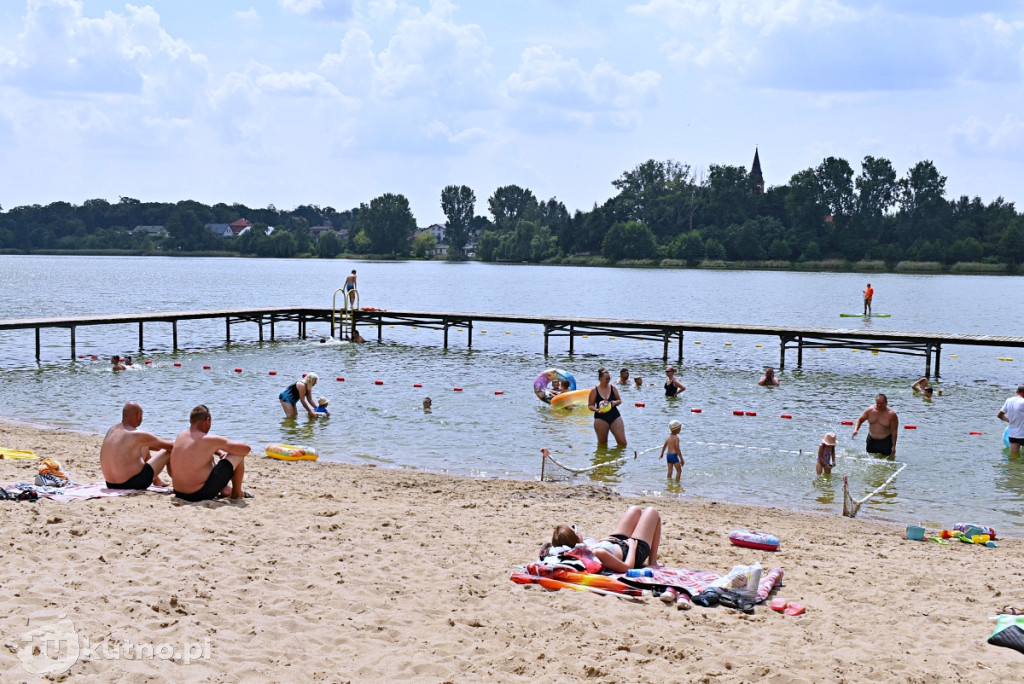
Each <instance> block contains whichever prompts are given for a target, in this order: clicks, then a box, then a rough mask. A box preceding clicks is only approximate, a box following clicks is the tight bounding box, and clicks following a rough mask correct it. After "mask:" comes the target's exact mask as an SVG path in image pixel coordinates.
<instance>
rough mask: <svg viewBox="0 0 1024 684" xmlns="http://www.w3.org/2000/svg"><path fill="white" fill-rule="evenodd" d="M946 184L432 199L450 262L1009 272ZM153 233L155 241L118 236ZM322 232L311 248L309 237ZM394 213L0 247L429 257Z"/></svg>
mask: <svg viewBox="0 0 1024 684" xmlns="http://www.w3.org/2000/svg"><path fill="white" fill-rule="evenodd" d="M945 185H946V177H945V176H943V175H941V174H940V173H939V171H938V169H936V167H935V165H934V164H933V163H932V162H930V161H921V162H918V163H917V164H915V165H914V166H913V167H911V168H910V169H909V170H908V171H907V172H906V173H905V174H903V175H902V176H899V175H898V174H897V172H896V170H895V168H894V167H893V165H892V163H891V162H890V161H889V160H887V159H882V158H875V157H871V156H868V157H865V158H864V159H863V160H862V162H861V168H860V171H859V172H855V171H854V169H853V167H852V166H851V165H850V164H849V162H847V161H846V160H845V159H841V158H837V157H828V158H826V159H824V160H823V161H822V162H821V163H820V164H819V165H818V166H816V167H814V168H808V169H805V170H803V171H800V172H798V173H796V174H794V175H793V176H792V177H791V178H790V180H789V182H788V183H787V184H785V185H780V186H774V187H770V188H768V189H767V190H763V183H762V182H761V179H760V178H759V177H757V176H756V175H751V174H750V173H748V172H747V170H746V168H745V167H743V166H727V165H714V164H713V165H711V166H710V167H708V168H707V169H705V170H701V171H700V172H695V171H694V170H693V169H692V168H691V167H690V166H689V165H687V164H682V163H679V162H676V161H672V160H668V161H655V160H653V159H652V160H648V161H646V162H643V163H642V164H639V165H638V166H636V167H635V168H633V169H631V170H629V171H625V172H624V173H622V175H621V176H619V177H618V178H616V179H615V180H613V181H612V186H613V187H614V188H615V190H616V191H617V192H616V194H615V195H614V196H613V197H611V198H610V199H608V200H607V201H605V202H604V203H603V204H600V205H598V204H595V205H594V206H593V207H592V208H591V209H590V210H589V211H580V210H578V211H576V212H574V213H570V212H569V211H568V210H567V209H566V207H565V205H564V204H563V203H562V202H560V201H558V199H557V198H551V199H549V200H546V201H545V200H540V199H538V198H537V197H536V196H535V195H534V194H533V192H532V191H530V190H529V189H527V188H523V187H520V186H518V185H506V186H503V187H499V188H497V189H496V190H494V192H493V193H492V194H491V196H490V197H488V198H487V200H486V215H482V214H478V213H477V199H476V195H475V193H474V192H473V190H472V189H471V188H470V187H468V186H465V185H459V186H456V185H450V186H447V187H445V188H444V189H443V190H442V191H441V197H440V204H441V208H442V210H443V212H444V215H445V217H446V221H445V225H444V232H443V240H442V244H444V245H447V257H448V258H449V259H453V260H461V259H466V258H469V255H470V254H472V255H474V256H475V257H476V258H479V259H481V260H484V261H515V262H524V261H525V262H532V263H539V262H548V263H559V262H570V263H579V259H587V258H589V259H596V260H599V261H600V262H601V263H607V262H619V261H624V260H626V261H635V262H651V261H654V262H660V261H664V260H670V261H671V262H673V263H676V264H678V265H691V266H693V265H698V264H700V263H702V262H723V261H739V262H766V261H769V262H779V263H793V262H796V263H800V262H811V263H818V262H821V261H824V260H843V261H848V262H856V261H873V262H884V263H885V264H887V265H889V266H892V265H895V264H896V263H898V262H901V261H916V262H931V263H937V264H943V265H951V264H956V263H960V262H971V263H980V264H1009V265H1011V266H1012V267H1013V268H1017V267H1019V266H1020V265H1021V264H1022V262H1024V218H1022V216H1021V215H1020V214H1018V213H1017V211H1016V209H1015V208H1014V205H1013V203H1011V202H1006V201H1005V200H1004V199H1003V198H1002V197H999V198H997V199H996V200H994V201H992V202H990V203H988V204H985V203H984V202H982V200H981V199H980V198H978V197H973V198H969V197H967V196H961V197H959V198H957V199H949V198H947V197H946V191H945ZM239 218H245V219H247V220H248V221H250V222H251V223H252V224H253V225H252V228H251V229H250V230H248V231H246V232H245V233H243V234H242V235H241V236H239V237H237V238H234V239H228V240H225V239H222V238H219V237H217V236H215V235H214V234H213V233H211V231H210V230H208V229H207V228H206V225H207V224H215V223H230V222H232V221H234V220H236V219H239ZM140 225H142V226H147V225H148V226H154V225H162V226H164V227H165V229H166V232H167V235H166V237H158V236H154V235H150V234H146V233H143V232H132V229H133V228H134V227H135V226H140ZM323 225H329V226H331V227H332V228H334V230H328V231H321V233H320V235H319V237H316V238H315V237H313V236H312V235H311V232H310V230H309V229H310V228H311V227H313V226H323ZM416 228H417V226H416V220H415V218H414V216H413V214H412V211H411V209H410V206H409V202H408V200H407V199H406V198H405V197H404V196H403V195H400V194H391V193H387V194H384V195H382V196H380V197H377V198H374V199H373V200H372V201H370V202H369V203H368V204H366V203H364V204H360V205H359V206H358V207H354V208H352V209H349V210H345V211H337V210H335V209H334V208H332V207H329V206H328V207H320V206H318V205H302V206H299V207H296V208H295V209H292V210H278V209H277V208H276V207H274V206H273V205H269V206H268V207H266V208H264V209H259V208H251V207H247V206H244V205H240V204H231V205H228V204H223V203H222V204H215V205H213V206H207V205H204V204H202V203H199V202H194V201H182V202H177V203H160V202H142V201H140V200H137V199H134V198H130V197H121V198H120V199H119V201H118V202H116V203H111V202H107V201H106V200H103V199H92V200H87V201H85V202H83V203H82V204H81V205H78V206H76V205H72V204H70V203H67V202H54V203H52V204H49V205H46V206H40V205H32V206H20V207H15V208H13V209H10V210H8V211H2V210H0V249H4V250H6V251H28V252H33V251H45V250H117V249H123V250H131V251H133V252H135V253H176V252H177V253H180V252H192V253H194V252H204V251H216V252H219V253H223V252H237V253H240V254H245V255H255V256H274V257H291V256H297V255H313V256H319V257H323V258H333V257H335V256H338V255H340V254H352V255H379V256H388V257H397V258H402V257H407V256H410V255H419V256H424V255H429V254H432V253H433V252H434V251H435V250H436V248H437V244H436V240H435V239H434V237H433V236H431V235H429V234H421V235H419V236H417V237H415V239H414V235H415V233H416Z"/></svg>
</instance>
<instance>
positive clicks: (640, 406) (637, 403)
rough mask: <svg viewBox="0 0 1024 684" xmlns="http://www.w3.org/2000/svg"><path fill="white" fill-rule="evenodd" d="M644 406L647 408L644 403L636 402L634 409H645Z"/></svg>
mask: <svg viewBox="0 0 1024 684" xmlns="http://www.w3.org/2000/svg"><path fill="white" fill-rule="evenodd" d="M645 406H647V404H645V403H644V402H642V401H638V402H636V407H637V408H643V407H645Z"/></svg>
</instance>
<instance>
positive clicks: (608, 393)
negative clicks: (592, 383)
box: [587, 368, 626, 447]
mask: <svg viewBox="0 0 1024 684" xmlns="http://www.w3.org/2000/svg"><path fill="white" fill-rule="evenodd" d="M611 377H612V376H611V373H609V372H608V371H606V370H605V369H604V368H601V369H599V370H598V371H597V379H598V384H597V386H596V387H595V388H594V389H592V390H590V397H589V398H588V400H587V408H589V409H590V410H591V411H593V412H594V432H596V433H597V443H598V444H607V443H608V433H609V432H611V433H612V435H613V436H614V437H615V443H616V444H618V445H619V446H620V447H624V446H626V427H625V424H624V423H623V422H622V415H621V414H620V413H619V408H618V407H619V404H621V403H622V398H621V397H620V396H619V393H618V391H617V390H616V389H615V388H614V387H612V385H611ZM605 407H608V408H607V410H603V409H605Z"/></svg>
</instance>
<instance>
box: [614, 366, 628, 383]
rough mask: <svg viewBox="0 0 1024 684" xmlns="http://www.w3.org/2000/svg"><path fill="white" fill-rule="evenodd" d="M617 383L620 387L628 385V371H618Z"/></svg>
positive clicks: (621, 369) (622, 369)
mask: <svg viewBox="0 0 1024 684" xmlns="http://www.w3.org/2000/svg"><path fill="white" fill-rule="evenodd" d="M617 383H618V384H620V385H628V384H629V369H628V368H620V369H619V379H618V380H617Z"/></svg>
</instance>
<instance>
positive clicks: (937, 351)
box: [935, 342, 942, 378]
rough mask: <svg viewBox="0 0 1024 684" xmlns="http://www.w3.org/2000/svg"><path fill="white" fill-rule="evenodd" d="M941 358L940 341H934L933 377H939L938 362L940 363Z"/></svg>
mask: <svg viewBox="0 0 1024 684" xmlns="http://www.w3.org/2000/svg"><path fill="white" fill-rule="evenodd" d="M941 358H942V343H941V342H936V343H935V377H936V378H938V377H939V363H940V359H941Z"/></svg>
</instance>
